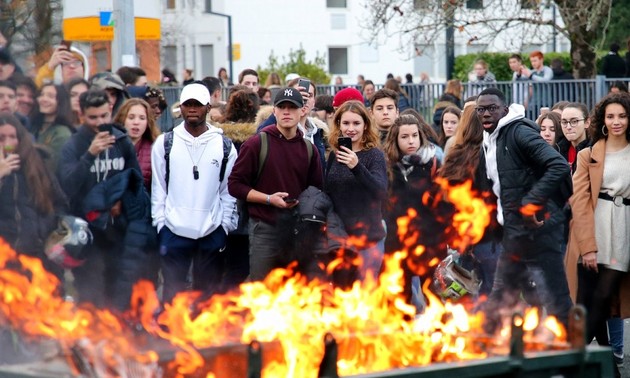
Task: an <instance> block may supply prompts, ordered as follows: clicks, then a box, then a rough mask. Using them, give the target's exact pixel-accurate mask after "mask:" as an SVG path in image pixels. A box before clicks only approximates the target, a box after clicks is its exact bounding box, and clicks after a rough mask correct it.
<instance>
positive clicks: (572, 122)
mask: <svg viewBox="0 0 630 378" xmlns="http://www.w3.org/2000/svg"><path fill="white" fill-rule="evenodd" d="M581 121H584V118H580V119H577V118H573V119H570V120H568V121H567V120H566V119H563V120H562V121H560V124H561V125H562V126H563V127H567V126H569V124H571V126H573V127H575V126H577V125H578V123H580V122H581Z"/></svg>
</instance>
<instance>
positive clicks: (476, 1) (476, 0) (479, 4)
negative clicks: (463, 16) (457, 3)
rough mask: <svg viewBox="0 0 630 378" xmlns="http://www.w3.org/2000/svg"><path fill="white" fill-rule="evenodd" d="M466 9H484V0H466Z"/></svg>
mask: <svg viewBox="0 0 630 378" xmlns="http://www.w3.org/2000/svg"><path fill="white" fill-rule="evenodd" d="M466 9H483V0H466Z"/></svg>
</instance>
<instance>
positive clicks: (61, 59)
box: [35, 40, 90, 87]
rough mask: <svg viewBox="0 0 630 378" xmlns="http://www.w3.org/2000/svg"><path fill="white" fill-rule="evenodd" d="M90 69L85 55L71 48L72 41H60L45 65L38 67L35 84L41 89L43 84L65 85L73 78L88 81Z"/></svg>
mask: <svg viewBox="0 0 630 378" xmlns="http://www.w3.org/2000/svg"><path fill="white" fill-rule="evenodd" d="M89 72H90V68H89V67H88V59H87V57H86V56H85V54H84V53H83V52H82V51H81V50H79V49H77V48H76V47H74V46H72V41H65V40H64V41H61V44H59V46H57V47H55V49H54V50H53V52H52V55H51V56H50V59H49V60H48V62H46V64H44V65H43V66H41V67H39V69H38V70H37V75H36V76H35V84H37V86H38V87H41V86H42V85H43V84H45V83H50V82H53V83H55V84H66V83H68V82H69V81H70V80H72V79H74V78H83V79H85V80H87V79H88V75H89Z"/></svg>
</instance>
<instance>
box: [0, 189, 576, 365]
mask: <svg viewBox="0 0 630 378" xmlns="http://www.w3.org/2000/svg"><path fill="white" fill-rule="evenodd" d="M440 185H441V187H442V188H443V189H444V192H445V193H446V194H445V195H446V198H447V199H448V200H449V201H450V202H451V203H453V204H454V205H455V207H456V209H457V214H456V215H455V217H454V221H453V227H454V229H455V230H457V233H458V235H459V239H458V240H456V241H453V244H452V245H453V246H455V247H456V248H458V249H460V250H463V249H465V248H466V247H467V246H468V245H470V244H471V243H475V242H477V241H478V240H480V238H481V237H482V235H483V230H484V229H485V227H486V226H487V225H488V224H489V223H490V212H491V209H492V207H491V206H488V205H486V204H485V203H484V201H483V199H481V198H477V197H475V193H474V191H472V190H471V184H470V182H467V183H465V184H463V185H460V186H455V187H452V188H451V187H448V185H447V184H446V183H445V181H443V180H442V181H440ZM425 200H426V201H428V200H429V199H428V197H426V198H425ZM407 215H408V217H403V218H400V219H399V220H398V226H399V230H401V231H400V232H401V235H405V236H406V238H407V239H406V240H405V241H404V243H403V245H404V246H405V251H399V252H396V253H393V254H392V255H390V256H388V257H387V258H386V259H385V261H384V269H383V273H382V274H381V275H380V276H379V277H378V278H374V277H368V278H367V279H366V280H365V281H364V282H355V283H354V285H352V286H351V287H350V288H347V289H345V290H342V289H341V288H335V287H332V286H331V285H330V284H328V283H326V282H320V281H317V280H311V281H309V280H307V279H306V278H305V277H303V276H301V275H299V274H296V273H295V272H293V271H292V270H291V269H276V270H274V271H273V272H271V273H270V274H269V276H268V277H267V278H266V279H265V280H264V281H262V282H249V283H244V284H242V285H241V286H240V288H239V290H238V291H235V292H231V293H228V294H224V295H215V296H213V297H212V298H211V299H210V300H207V301H204V302H202V301H201V296H200V295H199V294H197V293H188V292H185V293H180V294H178V295H177V296H176V297H175V298H174V299H173V301H172V302H171V303H168V304H165V305H164V308H163V309H161V308H160V303H159V300H158V297H157V294H156V292H155V290H154V288H153V286H152V284H150V283H148V282H138V283H137V284H136V285H135V287H134V291H133V295H132V299H131V310H130V311H129V313H127V314H125V316H126V318H127V321H130V320H134V321H137V322H139V323H140V324H141V325H142V326H143V328H144V329H145V330H146V331H147V332H149V333H150V334H152V335H155V336H156V337H159V338H161V339H164V340H168V341H169V342H170V343H171V344H172V345H173V346H175V347H176V349H177V353H175V357H174V359H173V360H172V361H171V362H170V363H169V365H168V366H167V369H168V371H167V374H166V375H168V376H175V377H185V376H187V375H192V374H199V373H200V369H202V368H206V370H208V369H207V367H206V366H205V365H206V364H207V362H206V361H205V360H204V357H203V356H202V354H201V353H200V352H199V350H200V349H203V348H210V347H215V346H221V345H226V344H231V343H238V344H240V343H249V342H251V341H253V340H257V341H260V342H270V343H276V344H279V351H278V353H279V355H278V356H275V355H274V358H273V359H272V361H271V362H268V363H266V364H265V366H264V368H263V369H264V370H263V376H264V377H315V376H317V371H318V367H319V363H320V361H321V360H322V357H323V355H324V343H323V338H324V335H325V334H327V333H331V334H332V335H334V337H335V339H336V340H337V341H338V346H339V349H338V352H339V353H338V363H337V367H338V370H339V374H340V375H344V376H345V375H353V374H363V373H371V372H377V371H384V370H389V369H393V368H402V367H407V366H422V365H426V364H430V363H432V362H436V361H461V360H468V359H480V358H485V357H486V356H488V351H489V350H491V349H492V348H491V347H492V346H496V344H497V343H499V342H502V343H503V344H502V345H508V343H507V340H496V339H493V338H490V337H488V336H487V335H484V334H483V331H482V323H483V316H482V315H481V314H472V315H471V314H469V313H467V311H466V309H465V307H464V306H462V305H461V304H453V303H448V302H447V303H443V302H442V301H441V300H440V299H439V298H437V297H436V296H435V295H433V294H432V293H431V291H430V290H428V287H429V285H430V282H428V281H427V282H424V284H423V291H424V293H425V296H426V299H427V303H428V305H427V307H426V309H425V311H424V312H423V313H422V314H419V315H416V314H415V308H414V307H413V306H410V305H409V304H407V303H406V301H405V298H404V297H403V291H404V290H403V286H402V285H403V281H404V280H403V272H402V270H401V268H400V267H401V262H402V261H403V259H406V258H407V256H408V254H409V255H411V256H421V255H423V254H424V253H425V248H424V247H423V246H422V245H419V244H418V242H419V241H420V237H421V235H418V234H417V233H413V234H412V235H407V232H408V228H407V227H408V226H409V222H410V220H411V219H412V218H413V217H415V216H417V214H416V213H415V211H413V210H410V211H409V212H408V214H407ZM349 242H350V244H351V245H361V244H362V243H365V240H364V239H360V238H357V239H352V240H349ZM439 261H440V259H439V258H437V257H431V258H429V259H428V267H431V266H435V265H437V263H438V262H439ZM15 262H17V263H19V264H18V265H19V267H20V268H19V269H14V268H7V265H8V264H9V263H11V264H12V265H13V264H14V263H15ZM355 262H356V261H355ZM333 263H336V264H342V263H347V262H339V259H338V260H335V261H334V262H333ZM353 263H354V262H353ZM328 269H329V270H330V269H331V268H330V266H329V267H328ZM425 269H428V268H425ZM58 285H59V282H58V281H57V279H56V278H55V277H54V276H53V275H51V274H49V273H47V272H45V271H44V270H43V267H42V264H41V261H39V260H37V259H33V258H30V257H25V256H22V255H17V254H16V253H15V252H14V251H13V250H11V249H10V248H9V246H8V245H7V244H5V243H4V242H0V321H2V320H3V319H6V321H8V322H9V324H10V325H11V326H12V327H14V328H15V329H18V330H21V331H22V332H24V333H25V334H27V335H31V336H41V337H49V338H54V339H57V340H59V342H60V343H62V344H63V345H65V346H66V348H68V347H70V346H73V345H76V344H77V343H79V342H81V341H83V340H88V341H89V342H90V343H91V344H92V345H96V344H99V345H103V346H104V347H102V348H99V349H98V351H95V352H94V353H93V354H98V355H99V356H100V357H98V358H100V359H101V360H102V361H103V364H104V365H105V366H107V367H109V369H110V370H111V371H115V369H114V367H115V366H116V365H117V364H119V361H120V359H121V358H123V359H132V360H135V361H138V362H140V363H145V364H155V363H156V362H157V361H158V357H157V353H156V352H154V351H146V350H145V351H143V350H141V349H140V348H138V347H137V345H136V343H135V339H134V337H133V335H132V333H131V332H130V331H129V330H128V329H127V327H126V325H125V324H126V323H125V322H123V321H121V320H120V318H119V317H118V316H116V315H115V314H113V313H111V312H109V311H106V310H98V309H94V308H92V307H90V306H76V305H75V304H73V303H69V302H65V301H64V300H63V299H61V298H60V297H59V296H58V295H57V288H58ZM160 311H161V312H160ZM539 324H543V328H544V330H542V331H541V326H539ZM524 326H525V328H526V330H525V332H526V335H527V337H528V340H530V342H531V344H532V345H535V347H533V346H532V347H531V348H534V349H535V348H541V345H542V344H541V343H544V342H548V341H549V340H551V341H552V342H561V341H562V340H563V339H564V338H565V337H566V332H565V331H564V330H563V329H562V327H561V326H560V324H559V323H558V322H557V321H556V320H555V319H545V320H544V321H541V320H540V319H539V316H538V314H537V313H535V314H533V315H532V314H529V313H527V314H526V315H525V317H524ZM502 334H505V331H503V333H502ZM265 352H267V350H265ZM93 358H97V357H96V356H94V357H93ZM214 373H218V372H214ZM204 374H206V376H207V377H213V376H214V374H213V372H211V371H210V372H208V371H205V372H204ZM121 375H122V374H121Z"/></svg>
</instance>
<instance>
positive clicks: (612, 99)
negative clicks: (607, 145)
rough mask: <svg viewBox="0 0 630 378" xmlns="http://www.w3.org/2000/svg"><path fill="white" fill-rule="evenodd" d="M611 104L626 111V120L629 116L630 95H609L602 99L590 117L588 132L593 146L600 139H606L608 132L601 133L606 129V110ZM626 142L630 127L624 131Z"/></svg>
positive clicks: (629, 134) (629, 137) (629, 136)
mask: <svg viewBox="0 0 630 378" xmlns="http://www.w3.org/2000/svg"><path fill="white" fill-rule="evenodd" d="M611 104H619V105H621V106H623V108H624V110H625V111H626V118H627V117H628V115H630V94H628V93H626V92H619V93H610V94H608V95H606V96H605V97H604V98H602V99H601V100H600V101H599V102H598V103H597V105H595V110H593V113H592V115H591V125H590V126H589V130H590V133H591V141H592V143H593V144H595V143H596V142H597V141H599V140H600V139H607V138H608V131H606V133H604V132H603V129H604V128H606V108H607V107H608V105H611ZM626 140H628V141H630V127H629V128H627V129H626Z"/></svg>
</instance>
